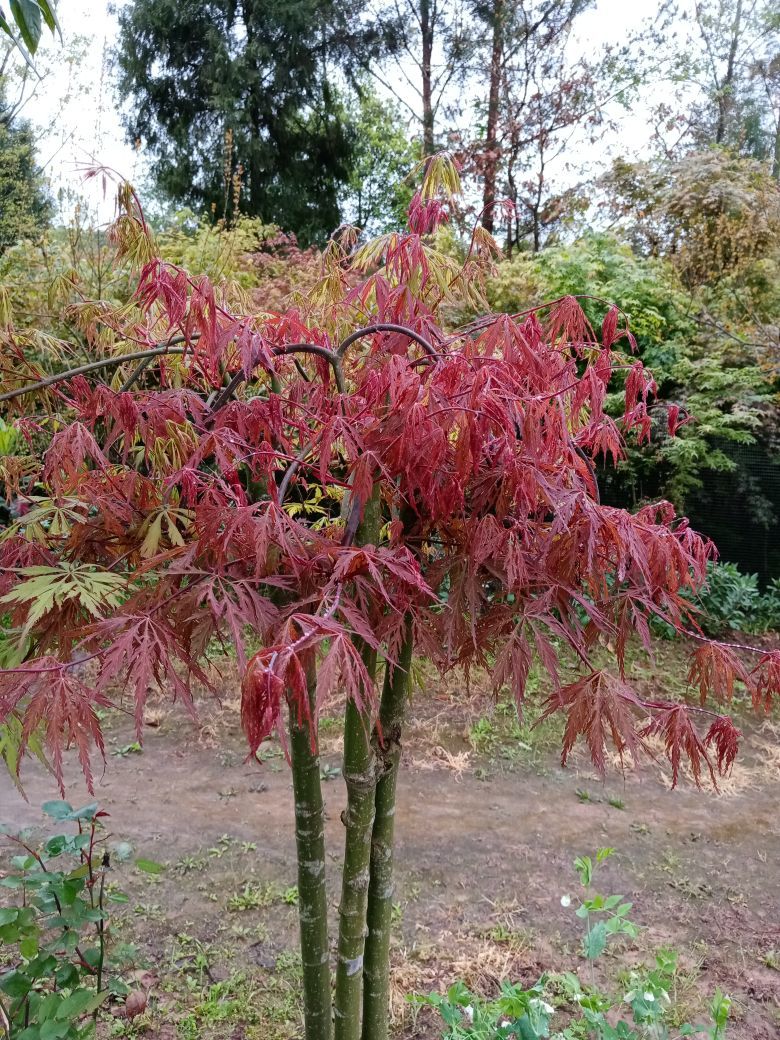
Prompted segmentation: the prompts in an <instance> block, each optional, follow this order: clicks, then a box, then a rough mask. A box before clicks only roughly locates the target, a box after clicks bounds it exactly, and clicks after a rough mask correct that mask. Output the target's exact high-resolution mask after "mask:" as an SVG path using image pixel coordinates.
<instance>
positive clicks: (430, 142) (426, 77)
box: [420, 0, 436, 157]
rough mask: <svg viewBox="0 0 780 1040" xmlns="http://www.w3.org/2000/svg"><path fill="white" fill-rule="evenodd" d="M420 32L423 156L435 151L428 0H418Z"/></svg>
mask: <svg viewBox="0 0 780 1040" xmlns="http://www.w3.org/2000/svg"><path fill="white" fill-rule="evenodd" d="M420 34H421V37H422V66H421V71H422V103H423V156H424V157H427V156H429V155H433V154H434V152H435V151H436V145H435V143H434V136H433V116H434V113H433V43H434V34H435V26H434V21H433V16H432V12H431V3H430V0H420Z"/></svg>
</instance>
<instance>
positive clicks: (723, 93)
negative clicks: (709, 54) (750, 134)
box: [715, 0, 742, 144]
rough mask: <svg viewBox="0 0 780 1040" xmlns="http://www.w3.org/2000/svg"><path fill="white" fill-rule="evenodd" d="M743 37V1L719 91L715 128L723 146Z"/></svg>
mask: <svg viewBox="0 0 780 1040" xmlns="http://www.w3.org/2000/svg"><path fill="white" fill-rule="evenodd" d="M741 35H742V0H737V7H736V10H735V12H734V23H733V25H732V27H731V42H730V46H729V56H728V61H727V63H726V74H725V76H724V77H723V82H722V83H721V84H720V86H719V87H717V84H716V87H717V90H718V123H717V126H716V128H715V143H716V144H723V141H724V140H725V138H726V131H727V130H728V117H729V114H730V113H731V111H732V109H733V107H734V97H733V90H734V80H735V79H736V58H737V48H738V47H739V40H740V37H741Z"/></svg>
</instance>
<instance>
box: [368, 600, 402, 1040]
mask: <svg viewBox="0 0 780 1040" xmlns="http://www.w3.org/2000/svg"><path fill="white" fill-rule="evenodd" d="M412 647H413V639H412V626H411V621H410V620H408V621H407V631H406V638H405V640H404V642H403V645H402V647H401V651H400V653H399V655H398V662H397V664H396V666H395V667H393V666H392V665H391V664H390V662H388V664H387V666H386V668H385V680H384V687H383V690H382V702H381V706H380V711H379V722H380V729H381V740H380V739H378V738H375V746H376V757H377V761H378V765H379V779H378V782H377V787H376V812H375V816H374V829H373V834H372V837H371V878H370V882H369V888H368V911H367V924H368V936H367V939H366V953H365V965H364V979H363V1033H362V1040H387V1036H388V1009H389V1002H390V990H389V987H390V930H391V920H392V913H393V895H394V891H395V888H394V884H393V841H394V836H395V804H396V785H397V780H398V765H399V762H400V759H401V730H402V726H403V719H404V710H405V707H406V700H407V697H408V694H409V668H410V666H411V663H412Z"/></svg>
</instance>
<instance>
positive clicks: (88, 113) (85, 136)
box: [24, 0, 693, 222]
mask: <svg viewBox="0 0 780 1040" xmlns="http://www.w3.org/2000/svg"><path fill="white" fill-rule="evenodd" d="M692 2H693V0H686V2H685V3H684V4H683V6H690V4H692ZM119 4H120V6H121V0H119ZM657 7H658V4H657V2H656V0H597V4H596V7H595V9H593V10H590V11H588V12H586V13H585V14H584V15H583V16H582V17H581V21H580V27H579V30H578V41H577V42H578V43H579V44H580V45H581V46H583V47H585V48H587V47H589V46H594V47H595V46H597V45H598V44H600V43H603V42H607V41H613V42H614V41H617V40H620V38H621V37H622V36H623V35H624V34H625V33H626V32H627V31H630V30H631V29H633V28H635V27H636V26H638V25H639V23H640V22H641V21H643V20H644V19H646V18H649V17H652V16H653V15H654V14H655V13H656V11H657ZM59 11H60V21H61V23H62V26H63V31H64V45H62V44H60V42H59V41H58V40H57V41H54V40H51V39H47V40H46V42H45V44H44V45H43V46H42V47H41V49H40V50H39V52H38V58H37V66H38V69H39V71H40V72H41V73H42V74H43V78H42V80H41V82H40V83H39V85H38V87H37V89H36V91H35V92H34V94H33V95H32V96H31V97H30V98H29V100H28V101H27V104H26V105H25V108H24V115H25V117H26V118H27V119H29V120H30V121H31V122H32V123H33V125H34V126H35V127H36V129H37V136H38V151H39V156H40V160H41V163H42V165H43V166H44V167H45V170H46V173H47V175H48V176H49V177H50V179H51V183H52V186H53V189H54V191H55V194H57V195H58V196H59V200H60V212H61V214H62V216H63V217H64V218H66V219H67V217H68V215H69V214H70V213H71V212H72V210H73V207H74V206H75V205H76V204H77V202H78V203H79V204H80V205H81V206H82V209H83V208H84V207H85V206H86V207H87V208H88V209H89V210H90V211H91V212H92V213H93V215H94V216H95V217H96V218H97V219H98V220H99V221H100V222H103V221H108V220H110V219H111V216H112V214H113V201H112V198H111V196H110V192H109V193H108V195H107V196H106V197H104V196H103V192H102V188H101V185H100V183H99V182H96V181H91V182H89V183H85V182H84V170H85V169H86V168H87V167H89V166H94V165H104V166H108V167H110V168H112V169H114V170H116V171H117V172H118V173H119V174H120V175H121V176H122V177H124V178H127V179H129V180H130V181H131V182H133V183H135V184H138V182H139V181H140V182H142V180H143V176H144V172H145V169H146V163H145V158H144V155H143V152H140V153H138V152H136V151H135V149H134V148H133V147H132V146H131V145H130V144H129V143H128V142H127V141H126V140H125V136H124V131H123V129H122V124H121V119H120V114H119V111H118V110H117V102H116V97H115V91H114V87H113V83H112V76H111V70H110V61H109V55H110V51H111V48H112V47H113V46H114V44H115V43H116V35H117V19H116V15H115V14H112V13H111V12H110V11H109V3H108V0H67V2H61V3H60V7H59ZM646 138H647V133H646V121H645V115H644V114H643V112H642V111H641V110H637V111H636V112H635V113H634V114H633V116H632V115H629V116H628V117H627V118H625V119H624V120H623V127H622V134H621V139H620V147H621V148H622V149H625V150H626V151H627V152H629V153H631V154H636V153H638V152H640V151H641V148H642V145H643V144H644V143H645V142H646Z"/></svg>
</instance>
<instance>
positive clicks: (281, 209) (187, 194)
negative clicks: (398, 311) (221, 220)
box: [115, 0, 386, 241]
mask: <svg viewBox="0 0 780 1040" xmlns="http://www.w3.org/2000/svg"><path fill="white" fill-rule="evenodd" d="M364 6H365V4H364V2H363V0H295V2H293V3H291V2H288V0H242V2H240V3H237V2H235V0H230V2H228V3H221V2H216V0H198V2H193V3H188V4H178V3H175V2H174V0H136V2H135V3H133V4H132V5H130V6H129V7H127V8H125V9H124V10H123V11H122V12H121V14H120V41H119V46H118V49H117V51H116V54H115V65H116V68H117V71H118V84H119V92H120V95H121V97H122V98H123V100H124V101H125V102H126V103H127V115H126V128H127V132H128V136H129V138H130V139H131V140H138V141H140V142H141V143H142V144H143V145H144V146H145V147H146V148H148V150H149V151H150V153H151V155H152V156H153V166H152V173H153V176H154V179H155V181H156V184H157V187H158V189H159V190H160V191H161V193H162V194H163V195H164V196H166V197H168V198H169V199H171V200H172V201H175V202H184V203H188V204H190V205H192V206H193V207H195V208H197V209H201V210H203V211H207V212H208V211H210V212H211V213H213V214H214V215H215V216H219V217H222V216H226V217H228V218H230V217H231V216H232V214H233V213H234V211H235V210H236V209H237V208H240V210H241V212H243V213H247V214H249V215H251V216H260V217H262V218H263V219H264V220H265V221H268V222H274V223H277V224H279V225H281V226H282V227H283V228H284V229H285V230H290V231H294V232H295V233H296V234H297V235H298V236H299V238H301V239H302V240H304V241H310V240H314V239H318V238H322V237H323V236H324V235H327V234H328V233H329V232H330V231H331V230H332V229H333V228H334V227H336V226H337V225H338V223H339V221H340V214H339V206H338V196H339V189H340V188H341V186H342V185H345V184H346V183H347V182H348V180H349V177H350V173H351V169H352V160H353V152H354V146H355V141H354V136H355V135H354V130H353V127H352V126H351V124H350V121H349V119H348V117H347V114H346V111H345V108H344V106H343V104H342V103H341V101H340V99H339V97H338V95H337V93H336V91H335V89H334V82H335V80H336V77H337V75H341V76H345V77H346V78H347V80H349V79H350V78H351V76H352V73H353V69H354V67H355V66H356V65H357V63H358V61H360V62H362V61H365V60H370V59H371V57H372V56H374V55H377V54H379V53H380V52H381V51H382V50H383V49H384V47H385V44H386V38H385V36H384V35H383V34H384V32H385V31H386V30H379V29H377V28H375V27H373V26H372V25H369V24H368V23H367V22H366V21H364V20H363V13H364Z"/></svg>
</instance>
